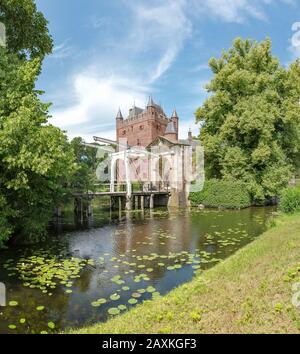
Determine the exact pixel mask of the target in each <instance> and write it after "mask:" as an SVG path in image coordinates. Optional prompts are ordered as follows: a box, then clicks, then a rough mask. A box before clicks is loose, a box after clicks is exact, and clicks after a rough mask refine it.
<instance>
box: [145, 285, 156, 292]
mask: <svg viewBox="0 0 300 354" xmlns="http://www.w3.org/2000/svg"><path fill="white" fill-rule="evenodd" d="M155 290H156V289H155V288H154V287H153V286H148V288H147V289H146V291H147V292H148V293H154V292H155Z"/></svg>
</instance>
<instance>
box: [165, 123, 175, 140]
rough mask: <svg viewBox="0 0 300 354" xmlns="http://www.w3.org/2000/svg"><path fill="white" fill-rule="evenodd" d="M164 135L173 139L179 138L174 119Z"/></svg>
mask: <svg viewBox="0 0 300 354" xmlns="http://www.w3.org/2000/svg"><path fill="white" fill-rule="evenodd" d="M164 137H165V138H167V139H169V140H172V141H175V140H177V132H176V129H175V126H174V122H173V120H172V119H171V120H170V121H169V123H168V126H167V129H166V131H165V135H164Z"/></svg>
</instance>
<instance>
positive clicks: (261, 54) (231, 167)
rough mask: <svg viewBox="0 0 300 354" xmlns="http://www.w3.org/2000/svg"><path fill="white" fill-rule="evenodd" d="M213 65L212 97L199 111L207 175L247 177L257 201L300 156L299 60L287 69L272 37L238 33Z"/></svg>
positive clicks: (273, 190)
mask: <svg viewBox="0 0 300 354" xmlns="http://www.w3.org/2000/svg"><path fill="white" fill-rule="evenodd" d="M209 65H210V68H211V70H212V71H213V74H214V76H213V78H212V80H211V81H210V83H209V84H208V85H207V90H208V92H209V93H210V97H209V98H208V99H207V100H206V101H205V102H204V104H203V105H202V107H200V108H199V109H198V110H197V112H196V119H197V121H198V122H200V123H201V125H202V129H201V133H200V138H201V140H202V142H203V144H204V146H205V151H206V173H207V176H208V178H219V179H221V178H224V179H237V180H241V181H244V182H246V184H247V188H248V190H249V192H250V193H251V196H252V197H253V199H255V200H257V201H263V200H265V198H269V197H274V196H277V195H278V194H279V192H280V191H281V190H282V188H283V187H285V186H286V185H287V183H288V181H289V179H290V177H291V175H292V173H294V170H295V166H296V163H297V161H299V147H300V129H299V126H300V105H299V98H300V62H299V61H296V62H295V63H293V64H291V65H290V66H289V68H284V67H282V66H280V64H279V61H278V60H277V59H276V58H275V57H274V56H273V55H272V48H271V41H270V40H269V39H267V40H265V41H263V42H260V43H258V42H256V41H253V40H245V41H243V40H242V39H240V38H238V39H236V40H235V41H234V43H233V47H232V48H230V49H229V50H228V51H226V52H223V54H222V56H221V58H220V59H216V58H212V59H211V60H210V62H209Z"/></svg>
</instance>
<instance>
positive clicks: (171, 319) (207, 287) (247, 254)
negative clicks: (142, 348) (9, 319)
mask: <svg viewBox="0 0 300 354" xmlns="http://www.w3.org/2000/svg"><path fill="white" fill-rule="evenodd" d="M299 265H300V214H297V215H293V216H282V217H280V218H279V219H278V220H276V226H274V227H273V228H271V229H269V230H268V231H267V232H265V233H264V234H263V235H261V236H260V237H259V238H258V239H257V240H256V241H254V242H253V243H251V244H250V245H248V246H246V247H244V248H243V249H241V250H239V251H238V252H237V253H236V254H235V255H233V256H232V257H230V258H228V259H227V260H225V261H223V262H222V263H220V264H218V265H217V266H215V267H214V268H212V269H210V270H208V271H205V272H203V273H201V274H199V275H198V276H197V277H195V279H194V280H193V281H191V282H190V283H188V284H185V285H182V286H180V287H179V288H177V289H175V290H173V291H172V292H171V293H170V294H168V295H167V296H165V297H161V298H159V299H156V300H154V301H150V302H145V303H143V304H142V305H139V306H137V307H136V308H134V309H133V310H131V311H129V312H127V313H125V314H124V315H122V316H119V317H116V318H113V319H111V320H109V321H108V322H107V323H105V324H97V325H94V326H91V327H86V328H83V329H81V330H74V331H72V332H71V333H299V332H300V307H299V308H298V309H297V308H295V307H293V305H292V303H291V300H292V284H293V283H294V282H295V281H297V280H296V279H297V277H298V278H299V276H300V272H299V271H298V270H297V267H298V269H299V270H300V267H299ZM288 273H289V276H287V274H288Z"/></svg>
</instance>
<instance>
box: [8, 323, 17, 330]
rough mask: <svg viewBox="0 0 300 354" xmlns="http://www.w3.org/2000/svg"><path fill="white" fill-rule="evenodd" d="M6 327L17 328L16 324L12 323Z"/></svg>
mask: <svg viewBox="0 0 300 354" xmlns="http://www.w3.org/2000/svg"><path fill="white" fill-rule="evenodd" d="M8 328H9V329H16V328H17V326H16V325H14V324H10V325H9V326H8Z"/></svg>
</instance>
